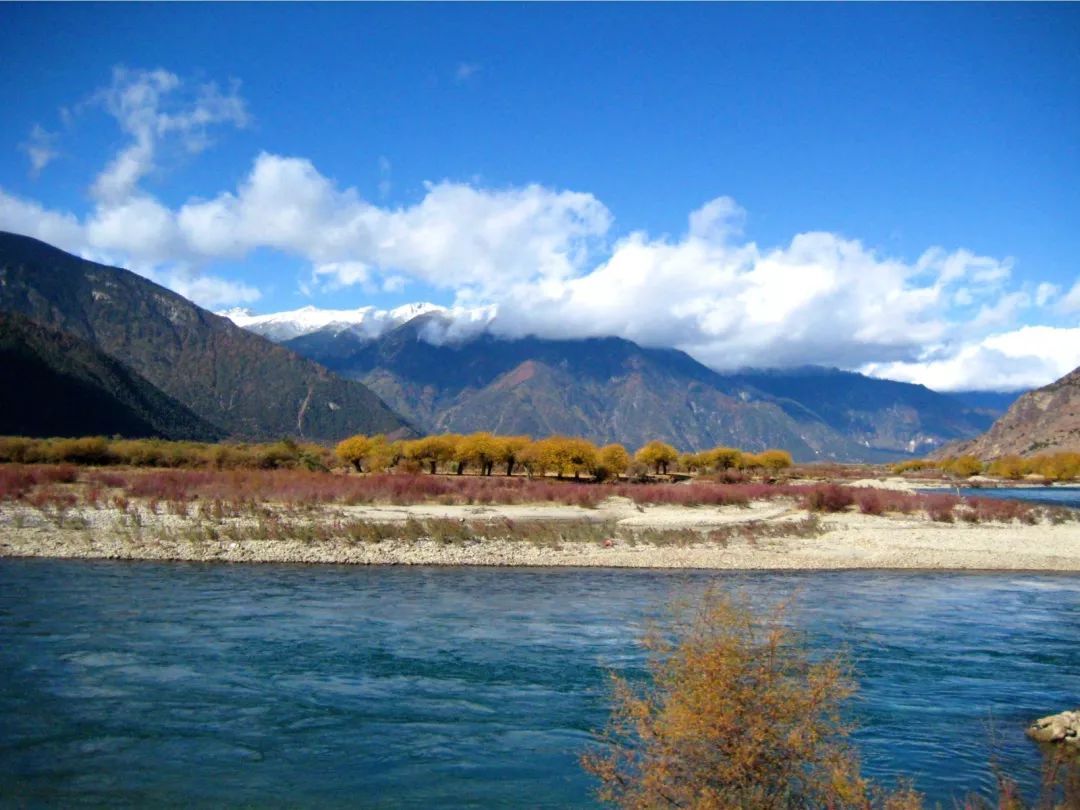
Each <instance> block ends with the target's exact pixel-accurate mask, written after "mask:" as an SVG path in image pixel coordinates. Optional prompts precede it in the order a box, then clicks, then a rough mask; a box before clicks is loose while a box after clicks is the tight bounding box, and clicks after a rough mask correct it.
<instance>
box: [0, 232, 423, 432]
mask: <svg viewBox="0 0 1080 810" xmlns="http://www.w3.org/2000/svg"><path fill="white" fill-rule="evenodd" d="M0 312H8V313H16V314H18V315H22V316H23V317H24V318H26V319H27V320H29V321H32V322H34V323H36V324H37V325H39V326H41V327H44V328H45V329H46V330H49V333H48V334H46V333H34V334H33V337H34V339H35V340H36V341H37V342H36V343H28V346H29V347H30V348H28V349H27V351H24V352H22V354H21V360H20V362H21V363H22V366H21V368H22V371H21V372H20V373H19V375H18V376H17V377H16V378H15V379H13V381H12V386H13V390H14V391H15V392H21V391H23V390H27V391H29V390H36V391H38V392H39V394H40V395H44V396H50V395H51V396H65V398H66V397H69V396H71V395H70V394H65V393H63V392H66V391H69V390H73V389H71V388H70V384H71V381H72V380H78V379H80V377H79V374H75V373H74V372H73V370H72V369H71V368H69V367H65V366H64V365H63V364H62V363H60V362H58V361H59V359H60V358H61V357H62V355H63V353H64V352H63V351H62V350H61V349H60V348H59V347H61V346H63V345H69V346H78V352H79V353H81V354H82V356H84V357H85V358H87V362H89V363H90V364H91V365H95V364H96V365H97V367H98V368H103V366H102V365H101V363H102V357H101V356H102V355H103V356H104V357H106V358H109V359H111V360H112V361H113V362H114V363H115V364H117V365H114V366H111V367H110V368H111V369H112V372H114V373H113V374H112V376H109V375H104V374H102V375H98V379H99V381H102V382H103V384H104V386H105V388H106V389H109V390H112V391H113V393H114V394H115V396H114V399H115V400H116V402H117V403H122V402H124V401H134V400H132V396H134V394H133V391H134V390H136V389H137V390H138V391H139V392H141V394H140V395H139V396H142V397H143V400H142V401H144V402H149V401H150V400H149V399H146V398H147V397H150V398H151V399H153V398H154V396H156V395H152V394H150V393H149V392H148V391H147V389H146V386H147V385H148V386H151V387H153V388H154V389H157V391H158V392H159V393H160V395H161V397H164V398H165V399H161V397H158V398H156V399H154V401H155V402H159V403H163V402H165V400H166V399H167V400H169V401H172V402H174V403H176V404H178V405H179V406H180V407H182V408H183V409H185V410H186V411H187V412H190V415H191V416H193V417H195V418H196V420H197V421H196V422H191V420H190V418H189V417H188V416H187V415H184V416H183V418H180V413H181V412H176V414H177V417H176V420H174V419H173V418H172V417H168V418H167V419H166V422H167V424H158V425H157V426H156V428H157V429H155V432H156V433H158V434H159V435H183V434H185V433H189V432H188V431H187V430H186V429H185V428H183V427H182V426H183V425H184V424H185V423H187V424H190V425H191V426H192V430H193V431H194V432H193V433H189V435H207V436H210V435H214V436H219V435H220V436H229V437H232V438H239V439H251V440H269V439H277V438H280V437H282V436H299V437H303V438H307V439H312V440H319V441H333V440H337V439H340V438H343V437H344V436H348V435H351V434H354V433H375V432H384V433H388V434H396V435H410V434H412V433H413V429H412V428H411V426H409V425H408V424H407V423H406V422H405V421H404V420H403V419H401V418H400V417H399V416H397V414H395V413H394V412H393V411H391V410H390V409H389V408H387V406H386V405H385V404H383V402H382V401H381V400H380V399H379V398H378V397H377V396H375V395H374V394H373V393H372V392H371V391H370V390H368V389H367V388H366V387H365V386H364V385H362V384H361V383H358V382H355V381H349V380H343V379H341V378H340V377H338V376H336V375H334V374H331V373H330V372H329V371H327V370H326V369H325V368H324V367H322V366H320V365H318V364H317V363H314V362H312V361H311V360H308V359H305V358H303V357H300V356H299V355H297V354H295V353H294V352H292V351H289V350H288V349H286V348H284V347H282V346H278V345H276V344H274V343H272V342H270V341H269V340H266V339H265V338H262V337H260V336H258V335H255V334H253V333H251V332H248V331H246V330H244V329H241V328H240V327H238V326H236V325H235V324H233V323H232V322H231V321H230V320H229V319H227V318H223V317H220V316H218V315H215V314H214V313H212V312H209V311H207V310H205V309H202V308H201V307H198V306H196V305H195V304H193V303H191V302H190V301H188V300H187V299H186V298H184V297H182V296H180V295H177V294H176V293H174V292H172V291H170V290H167V289H165V288H164V287H161V286H159V285H157V284H155V283H153V282H151V281H149V280H147V279H145V278H143V277H142V276H139V275H137V274H135V273H132V272H130V271H128V270H122V269H120V268H116V267H109V266H106V265H102V264H96V263H94V262H90V261H86V260H83V259H80V258H78V257H76V256H72V255H70V254H68V253H65V252H64V251H62V250H59V249H58V248H55V247H52V246H50V245H47V244H45V243H44V242H40V241H38V240H36V239H32V238H30V237H27V236H20V235H17V234H12V233H3V232H0ZM13 328H14V327H13ZM57 333H62V334H63V335H66V336H67V337H63V338H59V339H58V338H57V337H56V334H57ZM13 334H14V333H13ZM26 334H27V335H29V334H30V333H29V332H27V333H26ZM69 339H74V340H75V341H79V343H68V344H64V343H63V341H64V340H69ZM58 341H59V342H58ZM35 345H36V346H38V347H39V348H38V349H36V350H35V349H34V348H33V346H35ZM46 346H48V347H49V348H44V347H46ZM88 349H93V350H96V352H98V353H99V354H98V355H94V357H93V359H92V360H91V359H90V358H91V356H90V354H89V353H88ZM124 375H127V377H125V376H124ZM49 377H52V378H53V379H54V382H56V385H53V384H51V383H50V384H45V383H43V382H41V381H43V380H45V379H46V378H49ZM85 377H86V375H85V374H84V375H83V376H82V378H83V379H85ZM122 378H123V379H122ZM63 379H66V380H67V381H68V382H64V383H63V385H60V382H62V381H63ZM124 380H130V381H132V382H131V385H128V384H127V383H126V382H124ZM39 383H41V384H40V385H39ZM34 386H38V387H37V388H34ZM50 386H52V387H50ZM57 386H59V387H57ZM65 386H67V387H65ZM99 390H100V389H99ZM50 391H51V392H53V393H52V394H49V393H48V392H50ZM129 394H130V396H129ZM15 396H18V393H16V394H15ZM136 399H138V397H136ZM79 404H80V402H79V400H78V399H70V400H68V401H66V403H65V405H66V407H67V408H68V409H69V410H71V412H72V413H73V414H77V413H78V412H79V409H80V408H79ZM118 407H119V406H118ZM136 410H138V409H136ZM153 410H155V411H160V412H161V413H162V414H166V413H171V411H169V409H168V408H165V407H164V406H162V407H160V408H159V407H157V406H155V407H154V408H153ZM163 418H165V417H163ZM174 422H175V424H174ZM95 424H96V423H94V422H93V421H92V420H91V421H87V422H86V423H85V426H83V427H80V429H79V430H77V431H76V430H75V423H72V430H71V431H70V432H78V433H92V432H100V431H98V430H96V429H91V427H92V426H94V425H95ZM25 425H26V426H25V429H18V428H19V425H17V424H16V425H10V426H9V428H8V429H9V430H10V431H11V432H20V433H22V432H30V431H31V429H32V425H33V423H32V422H27V423H25ZM149 425H150V426H152V427H153V426H154V423H153V422H150V423H149ZM131 430H134V431H135V432H136V433H140V432H142V431H143V430H144V426H143V425H136V424H135V423H132V427H131ZM119 432H121V433H124V432H125V431H119ZM133 435H134V434H133Z"/></svg>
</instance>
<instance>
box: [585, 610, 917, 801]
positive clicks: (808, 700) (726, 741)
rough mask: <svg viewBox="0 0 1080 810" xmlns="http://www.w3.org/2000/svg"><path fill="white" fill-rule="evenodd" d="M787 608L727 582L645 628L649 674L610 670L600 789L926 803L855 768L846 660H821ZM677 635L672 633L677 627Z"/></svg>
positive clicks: (626, 795)
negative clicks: (742, 594) (752, 598)
mask: <svg viewBox="0 0 1080 810" xmlns="http://www.w3.org/2000/svg"><path fill="white" fill-rule="evenodd" d="M782 613H783V610H782V609H778V610H777V611H775V612H774V613H773V614H772V615H770V616H769V617H768V619H766V620H764V621H762V620H758V619H756V618H755V617H754V616H753V614H752V613H751V612H750V611H749V610H748V609H746V608H744V607H742V606H740V605H738V604H736V603H735V602H733V601H732V600H731V599H730V598H728V597H726V596H724V595H723V594H721V593H719V592H716V591H713V592H710V593H708V594H707V595H706V597H705V599H704V601H703V603H702V605H701V607H700V608H699V609H698V610H697V611H695V612H694V613H693V614H691V615H690V616H689V617H687V618H682V619H680V620H678V621H677V622H676V625H675V627H674V628H672V629H673V630H674V632H668V633H663V632H654V633H652V634H650V635H649V636H647V637H646V639H645V644H646V647H647V649H648V650H649V652H650V661H649V669H650V673H651V676H652V679H651V684H650V685H648V686H645V687H641V688H635V687H634V686H633V685H632V684H630V683H629V682H627V681H626V680H624V679H623V678H621V677H619V676H616V675H613V676H612V679H613V684H614V707H613V709H612V716H611V720H610V722H609V724H608V727H607V728H606V729H605V730H604V731H603V732H602V733H601V734H600V735H599V738H600V741H601V742H602V743H603V747H602V748H601V749H600V750H597V751H595V752H592V753H589V754H586V755H585V756H584V757H583V758H582V764H583V765H584V767H585V769H586V770H587V771H589V772H590V773H592V774H594V775H595V776H597V777H598V778H599V779H600V782H601V787H600V790H599V796H600V798H601V799H602V800H603V801H606V802H610V803H613V804H616V805H619V806H620V807H626V808H655V807H693V808H703V809H704V808H710V809H713V808H715V809H716V810H720V809H721V808H755V809H757V808H760V810H769V809H770V808H777V809H778V808H836V810H840V808H869V807H871V806H878V807H885V808H889V810H907V809H908V808H918V807H921V806H922V801H921V797H920V796H919V795H918V794H917V793H915V792H914V791H912V790H909V789H901V790H900V791H898V792H896V793H893V794H888V795H886V794H884V793H880V792H878V793H875V792H874V791H873V790H872V788H871V786H870V784H869V783H868V782H867V780H865V779H863V777H862V776H861V775H860V772H859V762H858V758H857V756H856V754H855V752H854V749H853V748H852V746H851V745H850V744H849V743H848V741H847V737H848V734H849V732H850V727H849V726H848V725H847V724H846V723H845V722H844V720H843V719H842V716H841V711H840V709H841V705H842V704H843V702H844V701H845V700H846V699H847V698H848V697H850V696H851V695H852V694H853V693H854V691H855V688H856V686H855V682H854V680H853V678H852V677H851V674H850V671H849V668H848V666H847V665H846V663H845V662H844V660H843V659H842V658H841V657H839V656H837V657H834V658H830V659H827V660H824V661H813V660H812V659H811V658H810V657H809V655H808V653H807V650H806V649H805V647H804V646H803V645H802V644H800V643H799V641H798V639H797V638H796V636H795V634H794V632H793V631H792V630H790V629H789V628H787V627H785V626H784V624H783V622H782ZM673 636H674V637H673Z"/></svg>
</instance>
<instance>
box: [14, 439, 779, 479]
mask: <svg viewBox="0 0 1080 810" xmlns="http://www.w3.org/2000/svg"><path fill="white" fill-rule="evenodd" d="M0 462H8V463H17V464H57V463H70V464H80V465H84V464H85V465H98V466H106V465H125V466H132V467H196V468H197V467H203V468H212V469H264V470H265V469H295V468H304V469H309V470H328V469H330V468H331V467H333V466H335V465H336V464H337V463H339V462H340V463H343V464H346V465H348V466H350V467H352V468H353V469H355V470H357V471H364V472H388V471H399V472H421V471H426V472H430V473H437V472H439V471H440V470H442V471H448V472H454V473H458V474H462V473H464V472H466V471H470V472H476V473H479V474H481V475H486V476H489V475H492V474H493V473H494V472H495V471H496V469H497V470H498V471H499V472H500V473H505V474H506V475H513V474H514V473H515V472H520V471H525V472H527V473H528V474H529V475H538V476H543V475H547V474H549V473H554V474H555V475H557V476H559V477H563V476H569V477H574V478H580V477H581V476H583V475H584V476H587V477H589V478H592V479H594V480H606V479H608V478H612V477H617V476H620V475H630V476H631V477H636V478H644V477H646V476H647V475H648V473H649V472H650V471H652V472H655V473H657V474H667V473H669V472H673V471H675V470H678V471H681V472H687V473H701V472H714V471H723V470H747V471H763V472H767V473H774V474H775V473H777V472H779V471H781V470H784V469H786V468H788V467H790V466H791V464H792V461H791V456H790V455H789V454H788V453H786V452H784V451H782V450H766V451H765V452H763V453H758V454H754V453H745V452H743V451H741V450H737V449H734V448H728V447H717V448H713V449H712V450H707V451H705V452H702V453H681V454H680V453H679V451H678V450H676V449H675V448H674V447H672V446H671V445H669V444H666V443H664V442H661V441H652V442H649V443H648V444H646V445H645V446H644V447H642V448H640V449H639V450H638V451H637V452H636V453H635V454H634V455H633V456H631V454H630V453H629V451H627V449H626V448H625V447H623V446H622V445H620V444H609V445H606V446H604V447H597V446H596V445H594V444H593V443H592V442H590V441H588V440H587V439H581V438H575V437H568V436H549V437H547V438H544V439H539V440H533V439H532V438H531V437H529V436H496V435H493V434H491V433H473V434H469V435H465V436H462V435H457V434H443V435H439V436H426V437H424V438H421V439H414V440H399V441H388V440H387V439H386V437H384V436H370V437H369V436H352V437H350V438H348V439H345V440H344V441H342V442H340V443H339V444H338V445H337V447H336V448H335V450H333V451H331V450H329V449H328V448H326V447H324V446H322V445H318V444H313V443H301V442H296V441H294V440H292V439H282V440H281V441H279V442H274V443H271V444H238V443H218V444H205V443H201V442H184V441H167V440H164V439H106V438H104V437H101V436H92V437H84V438H54V439H31V438H26V437H21V436H11V437H0Z"/></svg>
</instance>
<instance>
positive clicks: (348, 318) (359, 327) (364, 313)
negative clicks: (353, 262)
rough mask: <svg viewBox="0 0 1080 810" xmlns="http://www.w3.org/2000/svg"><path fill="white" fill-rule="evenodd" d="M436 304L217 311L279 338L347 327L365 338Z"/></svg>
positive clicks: (433, 308)
mask: <svg viewBox="0 0 1080 810" xmlns="http://www.w3.org/2000/svg"><path fill="white" fill-rule="evenodd" d="M447 311H448V310H447V309H446V307H441V306H439V305H438V304H429V303H426V302H424V303H415V304H405V305H403V306H400V307H396V308H394V309H376V308H375V307H370V306H369V307H358V308H356V309H319V308H318V307H314V306H306V307H301V308H300V309H294V310H291V311H289V312H272V313H270V314H268V315H256V314H254V313H252V312H251V310H248V309H242V308H239V307H238V308H236V309H229V310H225V311H223V312H219V313H217V314H218V315H222V316H224V317H226V318H228V319H229V320H230V321H232V322H233V323H235V324H236V325H237V326H240V327H242V328H244V329H247V330H248V331H251V332H255V333H256V334H259V335H262V336H263V337H265V338H269V339H270V340H273V341H276V342H281V341H283V340H291V339H292V338H295V337H300V336H301V335H309V334H311V333H312V332H321V331H328V332H333V333H338V332H344V331H346V330H347V331H350V332H354V333H355V334H357V335H359V336H360V337H365V338H377V337H379V336H380V335H381V334H383V333H384V332H386V331H388V330H390V329H393V328H394V327H395V326H400V325H401V324H403V323H407V322H409V321H411V320H412V319H413V318H415V317H417V316H418V315H424V314H426V313H429V312H439V313H446V312H447Z"/></svg>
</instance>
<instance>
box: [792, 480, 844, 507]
mask: <svg viewBox="0 0 1080 810" xmlns="http://www.w3.org/2000/svg"><path fill="white" fill-rule="evenodd" d="M802 503H803V508H805V509H809V510H810V511H811V512H843V511H844V510H845V509H847V508H848V507H849V506H851V505H852V504H853V503H855V496H854V495H853V494H852V491H851V490H850V489H849V488H848V487H842V486H840V485H839V484H819V485H818V486H814V487H805V488H804V492H803V493H802Z"/></svg>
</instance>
